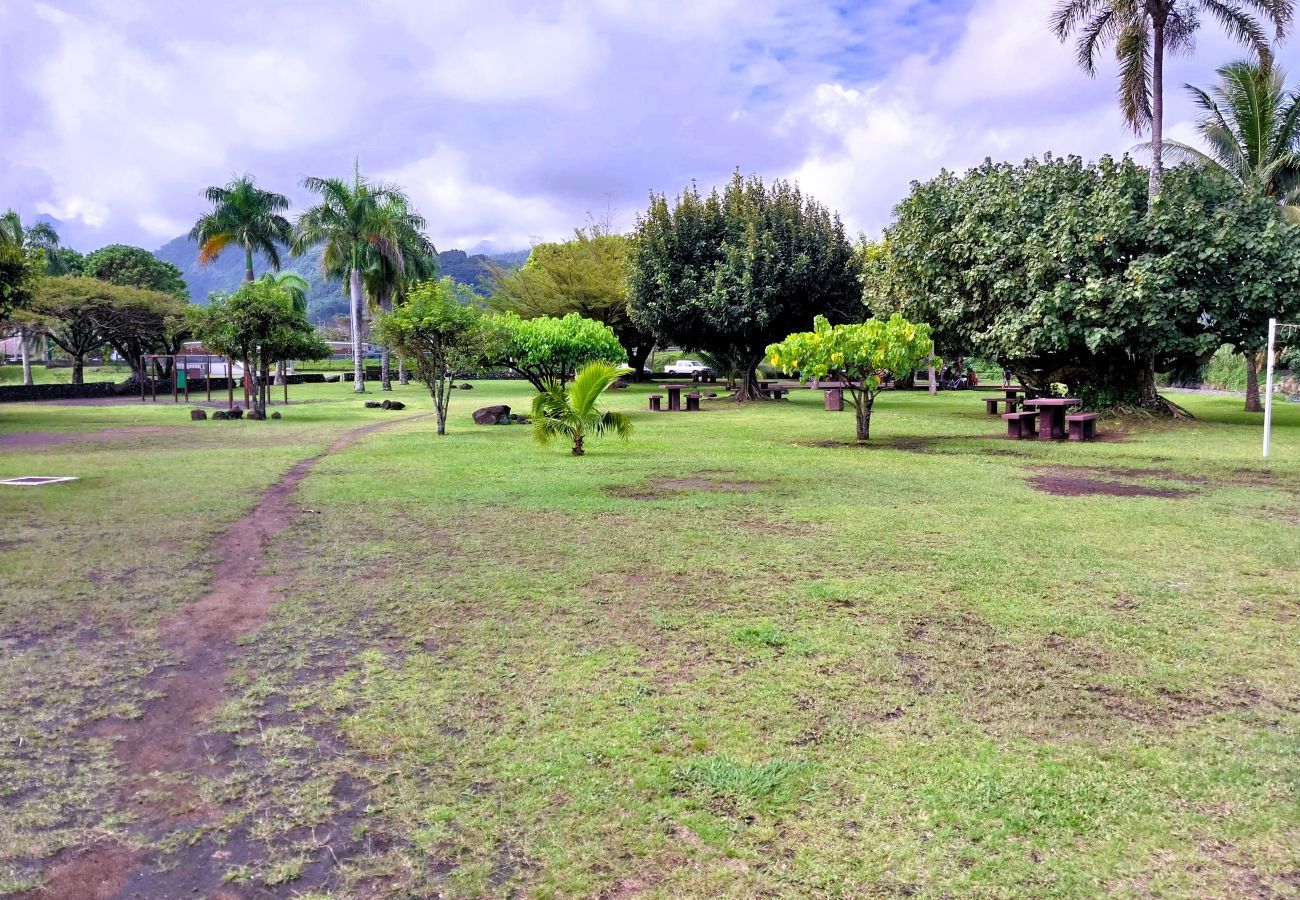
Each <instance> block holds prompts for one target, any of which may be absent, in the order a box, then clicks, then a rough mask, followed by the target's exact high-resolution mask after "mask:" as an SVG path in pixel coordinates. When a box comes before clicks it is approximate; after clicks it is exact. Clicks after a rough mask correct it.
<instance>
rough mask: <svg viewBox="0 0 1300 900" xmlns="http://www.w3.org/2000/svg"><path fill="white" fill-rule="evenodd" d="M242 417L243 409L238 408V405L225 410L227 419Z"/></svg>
mask: <svg viewBox="0 0 1300 900" xmlns="http://www.w3.org/2000/svg"><path fill="white" fill-rule="evenodd" d="M243 417H244V411H243V410H242V409H240V408H239V407H238V406H236V407H235V408H234V409H228V410H226V418H227V419H242V418H243Z"/></svg>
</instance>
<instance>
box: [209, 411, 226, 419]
mask: <svg viewBox="0 0 1300 900" xmlns="http://www.w3.org/2000/svg"><path fill="white" fill-rule="evenodd" d="M212 418H213V419H222V420H225V419H226V418H227V416H226V411H225V410H224V409H219V410H217V411H216V412H214V413H213V414H212Z"/></svg>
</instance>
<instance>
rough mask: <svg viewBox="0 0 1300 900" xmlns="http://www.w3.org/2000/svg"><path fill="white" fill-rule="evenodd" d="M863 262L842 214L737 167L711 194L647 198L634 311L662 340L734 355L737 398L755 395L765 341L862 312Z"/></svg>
mask: <svg viewBox="0 0 1300 900" xmlns="http://www.w3.org/2000/svg"><path fill="white" fill-rule="evenodd" d="M858 267H859V259H858V256H857V254H856V253H855V251H854V248H853V246H852V245H851V244H850V242H849V240H848V238H847V237H846V236H845V233H844V226H843V224H842V223H841V222H840V220H839V217H838V216H836V215H833V214H832V213H831V212H830V211H829V210H828V209H826V207H824V206H822V205H821V204H820V203H818V202H817V201H815V200H813V199H812V198H810V197H806V196H804V194H803V193H802V192H801V191H800V190H799V189H798V188H797V187H795V186H794V185H792V184H790V183H788V182H785V181H777V182H774V183H773V184H772V185H771V186H770V187H769V186H766V185H764V184H763V181H762V180H761V179H759V178H757V177H750V178H742V177H741V176H740V174H739V173H737V174H736V175H735V176H734V177H733V178H732V179H731V181H730V182H728V183H727V185H726V186H725V187H724V188H723V189H722V191H721V192H719V191H717V190H714V191H712V192H711V193H709V194H708V196H704V195H702V194H701V193H700V192H699V189H698V188H696V187H694V186H691V187H689V188H687V189H686V190H684V191H683V192H682V193H681V194H680V195H679V196H678V197H677V198H676V200H675V201H674V202H673V203H672V204H671V205H670V203H669V201H668V199H667V198H666V197H665V196H663V195H662V194H655V195H652V196H651V198H650V208H649V209H648V210H647V211H646V212H645V213H644V214H643V215H642V216H640V217H639V218H638V220H637V229H636V240H635V243H634V246H633V251H632V265H631V272H630V276H629V278H630V281H629V284H630V288H631V302H632V310H633V313H632V317H633V320H634V321H635V322H636V323H637V324H638V325H640V326H641V327H642V328H645V329H646V330H647V331H650V332H652V333H653V334H655V335H657V336H658V337H659V338H660V340H661V341H662V342H667V343H674V344H678V345H680V346H682V347H684V348H686V349H690V350H703V351H706V352H708V353H710V354H712V355H713V356H715V357H720V358H723V359H728V360H733V361H735V363H736V364H737V365H736V368H737V370H738V371H740V372H741V373H742V375H743V381H742V383H741V387H740V390H739V391H738V394H737V396H738V397H739V398H742V399H746V398H752V397H757V396H758V395H759V394H758V389H757V384H756V383H755V380H754V369H755V367H756V366H757V365H758V363H759V362H761V360H762V358H763V352H764V349H765V348H766V347H767V345H768V344H770V343H772V342H773V341H776V340H779V339H781V338H782V337H784V336H785V335H787V334H789V333H790V332H791V331H794V330H795V329H797V328H800V327H804V328H806V327H808V326H809V325H811V324H812V320H813V317H814V316H817V315H825V316H827V317H828V318H830V319H833V320H836V321H842V322H843V321H858V320H860V319H862V317H863V316H862V304H861V289H860V287H859V285H858V281H857V275H858Z"/></svg>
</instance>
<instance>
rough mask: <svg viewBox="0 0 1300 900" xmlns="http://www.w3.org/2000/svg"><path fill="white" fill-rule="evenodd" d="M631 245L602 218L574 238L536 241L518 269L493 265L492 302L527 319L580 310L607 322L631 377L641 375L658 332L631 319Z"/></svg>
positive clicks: (575, 234) (627, 238)
mask: <svg viewBox="0 0 1300 900" xmlns="http://www.w3.org/2000/svg"><path fill="white" fill-rule="evenodd" d="M631 246H632V241H631V239H630V238H629V237H627V236H626V235H622V234H614V233H612V232H611V231H610V230H609V227H608V226H607V225H605V224H603V223H599V222H597V223H593V224H592V225H591V227H590V228H588V229H582V228H579V229H577V230H576V231H575V232H574V235H573V238H572V240H568V241H564V242H563V243H554V244H538V245H537V246H535V247H533V250H532V253H530V254H529V255H528V260H527V262H525V263H524V265H523V266H521V267H520V268H518V269H506V268H503V267H501V266H496V267H494V268H493V269H492V286H493V290H492V295H491V296H490V297H489V298H488V305H489V306H491V307H492V308H493V309H497V310H502V311H509V312H516V313H518V314H519V315H520V316H523V317H524V318H526V319H528V318H533V317H536V316H565V315H568V314H569V313H571V312H576V313H577V314H578V315H580V316H584V317H585V318H588V319H595V320H596V321H598V322H604V323H605V324H606V325H608V326H609V327H610V328H612V329H613V331H614V335H615V336H616V337H617V338H618V340H619V343H620V344H622V345H623V349H624V351H625V352H626V354H627V364H628V365H629V366H630V367H631V368H632V373H633V377H636V378H638V379H639V378H640V377H641V373H642V372H643V370H644V369H645V364H646V360H647V359H648V358H649V356H650V351H651V350H653V349H654V336H653V335H652V334H650V332H648V331H646V330H645V329H644V328H641V327H640V326H638V325H637V324H636V323H635V322H634V321H633V320H632V313H631V310H630V308H629V306H628V275H629V273H630V264H629V254H630V252H631Z"/></svg>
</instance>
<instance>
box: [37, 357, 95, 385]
mask: <svg viewBox="0 0 1300 900" xmlns="http://www.w3.org/2000/svg"><path fill="white" fill-rule="evenodd" d="M26 383H27V384H31V382H30V381H29V382H26ZM72 383H73V384H85V383H86V356H85V354H84V353H78V354H76V355H75V356H73V357H72Z"/></svg>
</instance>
